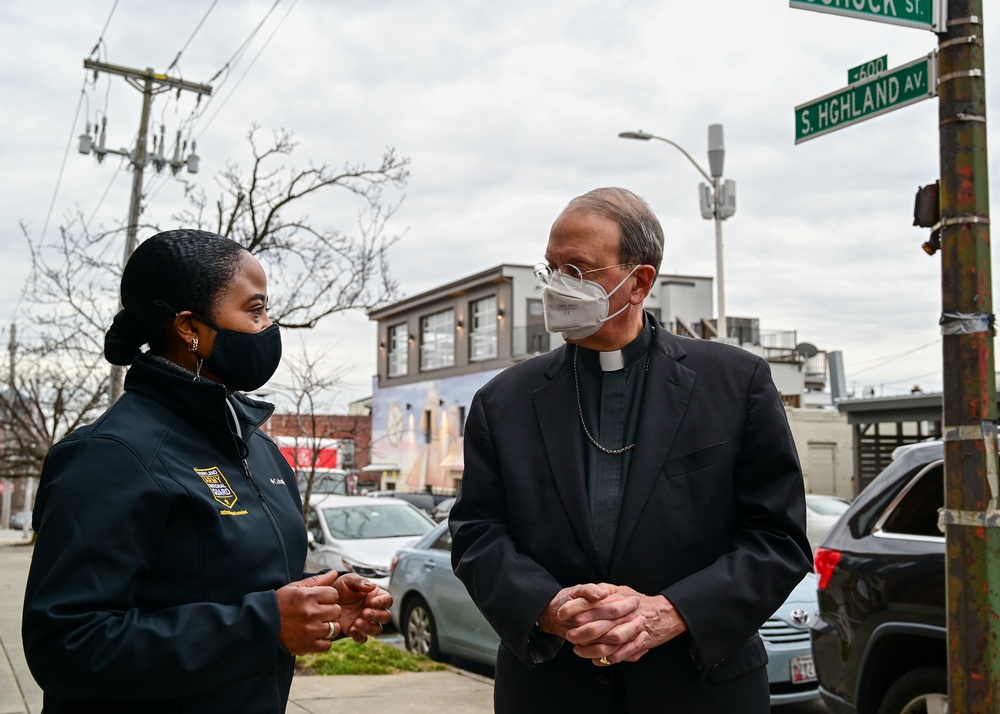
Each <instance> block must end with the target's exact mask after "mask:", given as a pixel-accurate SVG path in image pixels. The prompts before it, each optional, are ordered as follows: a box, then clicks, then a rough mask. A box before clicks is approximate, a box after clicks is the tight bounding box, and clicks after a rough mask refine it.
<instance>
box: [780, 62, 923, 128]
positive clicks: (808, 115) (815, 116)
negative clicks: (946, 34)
mask: <svg viewBox="0 0 1000 714" xmlns="http://www.w3.org/2000/svg"><path fill="white" fill-rule="evenodd" d="M934 54H935V53H931V54H929V55H927V56H926V57H921V58H920V59H918V60H914V61H913V62H909V63H908V64H904V65H901V66H899V67H894V68H892V69H888V70H886V71H884V72H880V73H879V74H876V75H874V76H872V77H869V78H867V79H865V80H863V81H860V82H857V83H855V84H851V85H849V86H847V87H845V88H843V89H838V90H837V91H836V92H831V93H830V94H827V95H825V96H822V97H820V98H819V99H813V100H812V101H809V102H806V103H805V104H800V105H799V106H797V107H795V143H796V144H800V143H802V142H803V141H808V140H809V139H815V138H816V137H817V136H823V135H824V134H829V133H830V132H831V131H836V130H837V129H843V128H844V127H845V126H850V125H851V124H857V123H858V122H860V121H864V120H865V119H871V118H872V117H877V116H879V115H880V114H885V113H886V112H891V111H892V110H893V109H899V108H900V107H905V106H906V105H908V104H913V103H914V102H919V101H920V100H922V99H927V98H929V97H933V96H936V95H937V77H936V76H935V75H936V65H937V61H936V58H935V56H934Z"/></svg>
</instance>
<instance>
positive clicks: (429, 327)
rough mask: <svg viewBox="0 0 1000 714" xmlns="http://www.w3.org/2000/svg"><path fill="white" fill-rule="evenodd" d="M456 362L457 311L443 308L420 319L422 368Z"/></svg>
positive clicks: (449, 364)
mask: <svg viewBox="0 0 1000 714" xmlns="http://www.w3.org/2000/svg"><path fill="white" fill-rule="evenodd" d="M453 364H455V311H454V310H452V309H448V310H442V311H441V312H436V313H434V314H433V315H428V316H427V317H424V318H421V320H420V369H421V370H429V369H441V368H442V367H451V366H452V365H453Z"/></svg>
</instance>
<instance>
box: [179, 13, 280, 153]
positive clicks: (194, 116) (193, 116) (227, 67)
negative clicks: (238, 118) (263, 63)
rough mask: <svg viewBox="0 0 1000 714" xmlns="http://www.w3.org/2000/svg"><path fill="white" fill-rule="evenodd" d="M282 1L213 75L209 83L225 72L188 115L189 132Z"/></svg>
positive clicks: (258, 54)
mask: <svg viewBox="0 0 1000 714" xmlns="http://www.w3.org/2000/svg"><path fill="white" fill-rule="evenodd" d="M297 1H298V0H295V2H297ZM295 2H293V3H292V5H291V6H290V7H289V9H288V12H291V9H292V7H294V6H295ZM280 3H281V0H275V1H274V3H273V4H272V5H271V7H270V8H268V11H267V12H266V13H264V17H262V18H261V20H260V22H258V23H257V26H256V27H255V28H254V29H253V30H252V31H251V32H250V34H249V35H247V38H246V39H245V40H243V42H242V43H241V44H240V46H239V47H237V48H236V51H235V52H233V54H232V56H231V57H230V58H229V59H228V60H226V62H225V64H223V65H222V67H221V68H219V71H218V72H216V73H215V74H214V75H212V78H211V79H209V80H208V83H209V84H211V83H212V82H214V81H215V80H216V79H218V78H219V77H220V76H221V75H223V73H225V76H224V77H223V78H222V80H221V81H220V82H219V83H218V85H216V87H215V89H216V91H215V92H214V93H213V94H212V96H210V97H209V98H208V101H206V102H205V104H204V106H202V105H201V103H200V101H199V104H198V105H197V106H195V107H194V108H193V109H192V110H191V113H190V114H189V115H188V118H187V119H186V120H185V121H184V123H183V124H187V125H188V132H191V131H193V129H194V125H195V124H197V122H198V120H199V119H201V117H202V116H204V114H205V112H206V111H207V109H208V107H209V106H210V105H211V104H212V102H213V101H214V100H215V98H216V97H217V96H218V95H219V90H221V89H222V87H223V86H225V84H226V82H227V81H229V77H230V76H231V74H232V71H233V69H234V68H235V65H236V63H237V62H238V61H239V60H240V59H241V58H242V56H243V53H244V52H246V50H247V48H248V47H249V45H250V43H251V42H252V41H253V39H254V37H256V36H257V33H258V32H260V29H261V28H262V27H263V26H264V23H265V22H267V19H268V18H269V17H270V16H271V13H272V12H274V10H275V8H277V7H278V5H279V4H280ZM288 12H286V13H285V18H287V17H288ZM285 18H282V20H281V22H279V23H278V27H281V23H282V22H284V21H285ZM273 36H274V33H273V32H272V33H271V37H273ZM270 40H271V38H270V37H269V38H268V39H267V42H270ZM267 42H265V43H264V46H265V47H266V46H267ZM259 56H260V52H258V53H257V56H256V57H254V59H253V61H252V62H251V66H253V62H256V61H257V57H259ZM244 76H246V72H244V73H243V75H241V77H240V80H239V81H242V79H243V77H244ZM239 81H237V86H238V85H239ZM234 90H235V87H234V88H233V90H231V91H230V93H229V95H227V97H226V100H228V98H229V96H232V92H233V91H234ZM199 100H200V98H199ZM223 104H225V102H223ZM216 114H218V111H216V113H215V114H213V115H212V118H211V119H210V120H209V123H211V122H212V120H214V119H215V116H216ZM202 133H204V129H203V130H202ZM200 137H201V134H199V138H200Z"/></svg>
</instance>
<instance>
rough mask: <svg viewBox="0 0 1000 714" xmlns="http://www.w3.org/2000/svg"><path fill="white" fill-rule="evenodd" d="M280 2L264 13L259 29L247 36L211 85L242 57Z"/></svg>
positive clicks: (211, 80)
mask: <svg viewBox="0 0 1000 714" xmlns="http://www.w3.org/2000/svg"><path fill="white" fill-rule="evenodd" d="M280 2H281V0H274V4H273V5H271V7H270V9H268V11H267V12H266V13H264V17H263V18H262V19H261V21H260V22H259V23H257V27H255V28H253V31H252V32H251V33H250V34H249V35H248V36H247V38H246V39H245V40H243V44H241V45H240V46H239V47H238V48H237V49H236V51H235V52H234V53H233V56H232V57H230V58H229V59H228V60H227V61H226V63H225V64H224V65H222V69H220V70H219V71H218V72H216V73H215V76H213V77H212V78H211V79H210V80H208V83H209V84H211V83H212V82H214V81H215V80H216V79H217V78H218V77H219V75H220V74H222V73H223V72H224V71H225V70H227V69H229V67H230V65H232V63H233V62H234V61H236V59H237V57H239V56H240V55H242V54H243V52H245V51H246V48H247V46H248V45H249V44H250V43H251V42H252V41H253V38H254V37H255V36H256V35H257V33H258V32H259V31H260V28H261V27H263V26H264V23H265V22H267V18H269V17H270V16H271V13H272V12H274V8H276V7H278V4H279V3H280ZM220 84H221V83H220Z"/></svg>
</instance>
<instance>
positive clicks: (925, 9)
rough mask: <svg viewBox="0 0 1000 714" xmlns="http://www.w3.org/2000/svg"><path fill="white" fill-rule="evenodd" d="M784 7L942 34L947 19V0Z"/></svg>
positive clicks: (803, 0)
mask: <svg viewBox="0 0 1000 714" xmlns="http://www.w3.org/2000/svg"><path fill="white" fill-rule="evenodd" d="M788 6H789V7H792V8H796V9H798V10H815V11H816V12H828V13H830V14H832V15H844V16H846V17H855V18H858V19H861V20H874V21H875V22H888V23H891V24H893V25H903V26H904V27H916V28H918V29H920V30H930V31H931V32H943V31H944V27H943V26H944V22H945V20H946V19H947V16H948V12H947V6H948V0H789V1H788Z"/></svg>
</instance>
